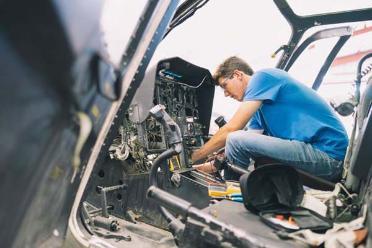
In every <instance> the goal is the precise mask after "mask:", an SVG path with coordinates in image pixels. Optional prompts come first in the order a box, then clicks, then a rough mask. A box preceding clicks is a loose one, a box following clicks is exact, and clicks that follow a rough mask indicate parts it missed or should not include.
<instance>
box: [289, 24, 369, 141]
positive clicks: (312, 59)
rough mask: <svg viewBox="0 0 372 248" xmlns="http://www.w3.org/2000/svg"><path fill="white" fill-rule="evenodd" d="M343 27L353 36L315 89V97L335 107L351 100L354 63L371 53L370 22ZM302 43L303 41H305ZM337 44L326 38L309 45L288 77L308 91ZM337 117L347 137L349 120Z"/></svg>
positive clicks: (363, 85) (333, 39)
mask: <svg viewBox="0 0 372 248" xmlns="http://www.w3.org/2000/svg"><path fill="white" fill-rule="evenodd" d="M344 25H351V26H352V27H354V31H353V34H352V36H351V37H350V39H349V40H348V41H347V42H346V43H345V45H344V46H343V47H342V48H341V50H340V51H339V53H338V54H337V56H336V58H335V59H334V61H333V62H332V64H331V66H330V68H329V69H328V71H327V73H326V74H325V76H324V78H323V82H322V84H321V86H320V88H319V89H318V93H319V95H321V96H322V97H323V98H324V99H325V100H326V101H327V102H334V103H336V104H338V103H341V102H344V101H349V100H351V99H352V97H353V95H354V91H355V89H354V80H355V78H356V69H357V65H358V62H359V60H360V59H361V58H362V57H363V56H364V55H366V54H368V53H370V52H372V44H371V42H370V41H371V39H372V22H362V23H350V24H347V23H346V24H344ZM318 30H319V28H318ZM318 30H316V31H318ZM309 31H311V34H312V33H313V32H315V30H309ZM303 39H306V37H304V38H303ZM337 40H338V38H330V39H324V40H318V41H315V42H313V43H312V44H310V45H309V46H308V47H307V48H306V49H305V51H304V52H303V54H301V55H300V56H299V58H298V59H297V60H296V61H295V63H294V64H293V66H292V67H291V68H290V70H289V72H290V73H291V75H293V76H294V77H295V78H297V79H298V80H300V81H301V82H303V83H304V84H306V85H308V86H309V87H311V86H312V83H313V82H314V80H315V78H316V76H317V74H318V73H319V70H320V68H321V67H322V65H323V63H324V61H325V59H326V57H327V56H328V54H329V52H330V51H331V49H332V47H333V46H334V45H335V44H336V42H337ZM370 75H371V73H370ZM367 79H368V75H367V76H365V77H364V78H363V80H362V85H361V91H362V92H363V90H364V88H365V83H366V80H367ZM339 117H340V119H341V121H342V122H343V124H344V126H345V128H346V130H347V132H348V134H349V135H350V133H351V130H352V125H353V124H352V123H353V116H346V117H344V116H340V115H339Z"/></svg>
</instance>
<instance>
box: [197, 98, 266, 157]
mask: <svg viewBox="0 0 372 248" xmlns="http://www.w3.org/2000/svg"><path fill="white" fill-rule="evenodd" d="M261 104H262V102H261V101H246V102H243V103H242V104H241V105H240V107H239V109H238V110H237V111H236V113H235V114H234V116H233V117H232V119H231V120H230V121H229V122H228V123H226V125H224V126H223V127H221V128H220V129H219V130H218V131H217V133H216V134H215V135H213V137H212V138H211V139H210V140H209V141H208V142H207V143H205V144H204V146H203V147H201V148H200V149H199V150H196V151H194V152H193V154H192V156H191V158H192V161H193V162H195V161H198V160H200V159H203V158H206V157H207V156H208V155H209V154H212V153H213V152H215V151H217V150H218V149H220V148H222V147H224V146H225V143H226V138H227V135H228V134H229V133H231V132H234V131H237V130H240V129H242V128H243V127H245V125H246V124H247V123H248V121H249V120H250V119H251V117H252V116H253V114H254V113H255V112H256V111H257V109H259V108H260V107H261Z"/></svg>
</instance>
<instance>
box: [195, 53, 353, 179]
mask: <svg viewBox="0 0 372 248" xmlns="http://www.w3.org/2000/svg"><path fill="white" fill-rule="evenodd" d="M213 77H214V79H215V81H216V83H217V85H219V86H220V87H221V88H223V89H224V93H225V96H227V97H232V98H234V99H235V100H237V101H240V102H242V103H241V105H240V107H239V108H238V110H237V112H236V113H235V115H234V116H233V117H232V119H231V120H230V121H229V122H228V123H227V124H226V125H225V126H223V127H222V128H220V129H219V130H218V131H217V133H216V134H215V135H214V136H213V137H212V138H211V139H210V140H209V141H208V142H207V143H206V144H205V145H204V146H203V147H201V148H200V149H199V150H196V151H195V152H194V153H193V154H192V161H198V160H200V159H203V158H205V157H207V156H208V155H210V154H212V153H213V152H215V151H217V150H218V149H220V148H222V147H224V146H225V155H226V157H227V159H228V160H229V161H230V162H231V163H232V164H235V165H239V166H242V167H245V168H246V167H247V166H248V165H249V162H250V159H251V158H253V159H255V158H259V157H268V158H271V159H274V160H276V161H279V162H283V163H285V164H287V165H290V166H293V167H296V168H298V169H301V170H304V171H307V172H309V173H311V174H313V175H315V176H320V177H322V178H324V179H327V180H331V181H336V180H338V179H340V176H341V173H342V161H343V159H344V156H345V152H346V148H347V145H348V138H347V134H346V131H345V129H344V127H343V125H342V124H341V122H340V120H339V119H338V118H337V116H336V115H335V113H334V112H333V110H332V109H331V108H330V106H329V105H328V104H327V103H326V102H325V101H324V100H323V99H322V98H321V97H319V96H318V95H317V93H316V92H315V91H314V90H312V89H310V88H308V87H307V86H305V85H303V84H301V83H300V82H298V81H297V80H295V79H293V78H292V77H291V76H290V75H289V74H288V73H287V72H285V71H282V70H279V69H264V70H261V71H257V72H256V73H253V70H252V69H251V67H250V66H249V65H248V64H247V63H246V62H245V61H243V60H242V59H240V58H238V57H230V58H228V59H226V60H225V61H224V62H223V63H222V64H221V65H220V66H219V67H218V68H217V71H216V73H215V75H214V76H213ZM248 122H249V129H251V130H256V132H249V131H248V132H247V131H241V129H242V128H243V127H245V126H246V124H247V123H248ZM258 130H262V131H263V132H261V133H259V132H257V131H258ZM208 166H209V167H208ZM200 167H201V168H202V170H203V169H204V170H207V171H213V170H215V169H214V168H213V166H212V167H211V164H205V165H202V166H200Z"/></svg>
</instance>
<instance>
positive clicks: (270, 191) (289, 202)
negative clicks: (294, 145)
mask: <svg viewBox="0 0 372 248" xmlns="http://www.w3.org/2000/svg"><path fill="white" fill-rule="evenodd" d="M240 188H241V191H242V196H243V203H244V206H245V207H246V208H247V209H248V210H249V211H251V212H253V213H256V214H258V215H259V216H260V218H261V220H262V221H263V222H264V223H265V224H267V225H269V226H271V227H273V228H275V229H277V230H282V231H286V232H293V231H297V230H300V229H310V230H312V231H318V232H324V231H326V230H327V229H329V228H332V222H331V221H330V220H329V219H327V218H326V217H323V216H321V215H319V214H318V213H316V212H314V211H312V210H309V209H306V208H302V207H299V206H300V204H301V202H302V199H303V197H304V190H303V185H302V182H301V180H300V178H299V175H298V173H297V171H296V170H295V169H294V168H292V167H290V166H287V165H280V164H272V165H264V166H261V167H258V168H257V169H255V170H254V171H252V172H251V173H249V174H244V175H242V176H241V178H240ZM279 217H280V218H279ZM291 222H292V223H293V224H291Z"/></svg>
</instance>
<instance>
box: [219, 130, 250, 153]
mask: <svg viewBox="0 0 372 248" xmlns="http://www.w3.org/2000/svg"><path fill="white" fill-rule="evenodd" d="M251 136H252V135H251V133H249V132H247V131H242V130H239V131H235V132H231V133H229V134H228V135H227V138H226V146H225V154H226V156H227V158H229V157H230V158H231V157H233V156H236V154H237V153H239V152H240V151H242V150H247V149H249V143H250V142H251V141H253V140H254V137H251Z"/></svg>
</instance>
